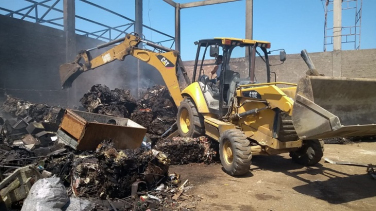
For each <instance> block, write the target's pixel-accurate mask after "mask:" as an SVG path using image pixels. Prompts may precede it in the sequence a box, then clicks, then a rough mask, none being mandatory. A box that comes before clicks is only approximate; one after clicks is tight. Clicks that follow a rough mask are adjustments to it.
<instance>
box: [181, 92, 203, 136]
mask: <svg viewBox="0 0 376 211" xmlns="http://www.w3.org/2000/svg"><path fill="white" fill-rule="evenodd" d="M176 121H177V125H178V131H179V134H180V136H182V137H198V136H201V135H204V134H205V126H204V117H203V116H202V115H201V114H199V113H198V111H197V108H196V106H195V104H194V103H193V102H192V100H191V99H189V98H188V99H185V100H184V101H183V102H181V103H180V106H179V109H178V115H177V118H176Z"/></svg>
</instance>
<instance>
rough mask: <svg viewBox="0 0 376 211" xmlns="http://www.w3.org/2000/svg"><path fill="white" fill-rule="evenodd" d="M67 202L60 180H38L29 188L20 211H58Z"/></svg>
mask: <svg viewBox="0 0 376 211" xmlns="http://www.w3.org/2000/svg"><path fill="white" fill-rule="evenodd" d="M68 201H69V198H68V195H67V191H66V189H65V187H64V186H63V184H61V182H60V178H46V179H40V180H38V181H37V182H36V183H35V184H34V185H33V186H32V187H31V189H30V192H29V195H28V196H27V198H26V199H25V201H24V204H23V206H22V209H21V211H60V210H61V208H62V207H63V206H64V205H65V204H66V203H67V202H68Z"/></svg>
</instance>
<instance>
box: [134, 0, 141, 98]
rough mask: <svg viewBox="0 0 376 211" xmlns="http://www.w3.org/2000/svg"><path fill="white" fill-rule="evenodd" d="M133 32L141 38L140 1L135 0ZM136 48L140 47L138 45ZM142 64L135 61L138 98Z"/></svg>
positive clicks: (138, 95)
mask: <svg viewBox="0 0 376 211" xmlns="http://www.w3.org/2000/svg"><path fill="white" fill-rule="evenodd" d="M134 20H135V21H134V31H135V32H136V33H137V34H138V35H139V36H140V37H142V25H143V20H142V0H135V19H134ZM138 47H142V44H141V43H140V44H139V46H138ZM141 71H142V62H140V60H139V59H137V97H140V79H141V77H142V72H141Z"/></svg>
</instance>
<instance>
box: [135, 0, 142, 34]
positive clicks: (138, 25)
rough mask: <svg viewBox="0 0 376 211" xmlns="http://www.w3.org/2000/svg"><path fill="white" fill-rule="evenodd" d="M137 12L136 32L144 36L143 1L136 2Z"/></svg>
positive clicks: (137, 0)
mask: <svg viewBox="0 0 376 211" xmlns="http://www.w3.org/2000/svg"><path fill="white" fill-rule="evenodd" d="M135 10H136V11H135V19H134V20H135V21H134V31H135V32H136V33H137V34H138V35H140V36H142V24H143V20H142V0H135Z"/></svg>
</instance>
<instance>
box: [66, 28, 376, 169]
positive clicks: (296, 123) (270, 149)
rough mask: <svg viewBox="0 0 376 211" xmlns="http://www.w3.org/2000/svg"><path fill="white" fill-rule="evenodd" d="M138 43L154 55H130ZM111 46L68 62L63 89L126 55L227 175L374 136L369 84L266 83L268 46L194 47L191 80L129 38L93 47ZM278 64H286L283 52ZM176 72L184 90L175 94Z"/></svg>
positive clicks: (182, 129) (216, 42)
mask: <svg viewBox="0 0 376 211" xmlns="http://www.w3.org/2000/svg"><path fill="white" fill-rule="evenodd" d="M117 43H120V44H117ZM140 43H144V44H146V45H148V46H151V47H153V48H154V49H155V50H157V51H158V52H155V51H151V50H147V49H141V48H138V45H139V44H140ZM112 44H117V45H116V46H115V47H113V48H112V49H110V50H108V51H106V52H105V53H103V54H101V55H100V56H98V57H95V58H93V59H92V58H91V56H90V52H89V50H86V51H82V52H81V53H80V54H79V55H78V57H77V59H76V60H75V61H74V62H73V63H70V64H63V65H61V67H60V76H61V80H62V84H63V87H67V86H69V85H70V83H72V81H73V80H74V79H75V78H76V77H77V76H78V75H79V74H80V73H82V72H85V71H88V70H91V69H94V68H96V67H99V66H101V65H104V64H107V63H109V62H111V61H114V60H123V59H124V58H125V57H126V56H128V55H131V56H133V57H136V58H138V59H140V60H142V61H144V62H146V63H148V64H150V65H152V66H154V67H155V68H156V69H157V70H158V71H159V72H160V74H161V75H162V77H163V79H164V81H165V83H166V86H167V87H168V89H169V91H170V94H171V96H172V98H173V100H174V101H175V104H176V106H177V107H178V114H177V126H178V131H179V134H180V136H184V137H187V136H200V135H207V136H209V137H211V138H213V139H214V140H217V141H219V146H220V150H219V153H220V158H221V163H222V165H223V167H224V169H225V171H226V172H227V173H228V174H230V175H233V176H237V175H242V174H245V173H247V172H248V171H249V167H250V162H251V158H252V155H255V154H268V155H273V154H278V153H283V152H290V156H291V157H292V159H293V160H294V161H296V162H298V163H301V164H304V165H314V164H316V163H317V162H319V161H320V159H321V157H322V156H323V142H322V141H321V139H323V138H333V137H346V136H365V135H375V134H376V124H375V122H376V112H375V111H376V103H375V102H376V94H375V92H374V91H373V90H376V80H375V79H347V78H332V77H326V76H307V77H304V78H302V79H301V80H300V81H299V82H298V84H293V83H285V82H271V80H270V74H271V71H270V66H271V65H270V64H269V58H268V54H269V52H268V50H267V49H268V48H270V43H269V42H265V41H257V40H248V39H235V38H214V39H204V40H199V41H198V42H195V44H196V45H197V47H198V48H197V54H196V59H195V64H194V70H193V75H192V77H191V80H190V79H189V78H188V76H187V73H186V71H185V68H184V66H183V63H182V62H181V59H180V56H179V53H178V52H176V51H174V50H171V49H168V48H165V47H162V46H160V45H156V44H154V43H151V42H148V41H145V40H142V39H141V38H140V37H139V36H137V35H136V34H128V35H127V36H126V37H125V39H119V40H115V41H113V42H110V43H107V44H104V45H101V46H98V47H96V48H102V47H106V46H109V45H112ZM218 55H221V56H223V63H222V64H221V65H220V72H219V74H218V75H219V77H217V79H214V80H210V79H209V76H208V73H209V72H210V70H207V62H206V61H207V60H205V59H206V57H210V56H212V57H213V56H218ZM239 57H241V58H243V60H239ZM302 57H303V59H304V60H305V61H306V63H307V64H308V66H309V67H310V72H312V73H317V71H315V70H314V67H313V64H312V62H311V61H310V59H309V57H308V55H306V54H304V52H303V53H302ZM280 59H281V61H282V62H283V61H284V60H285V59H286V54H285V53H284V51H281V52H280ZM239 61H241V62H240V63H241V65H239ZM234 64H235V65H234ZM205 69H206V70H205ZM235 70H238V71H240V73H239V72H236V71H235ZM205 71H206V73H205ZM178 72H179V73H180V72H181V73H182V74H181V75H182V76H183V77H184V79H185V82H186V83H187V84H188V86H187V87H185V88H184V89H182V90H180V87H179V80H178ZM311 75H312V74H311ZM313 75H318V74H313Z"/></svg>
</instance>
